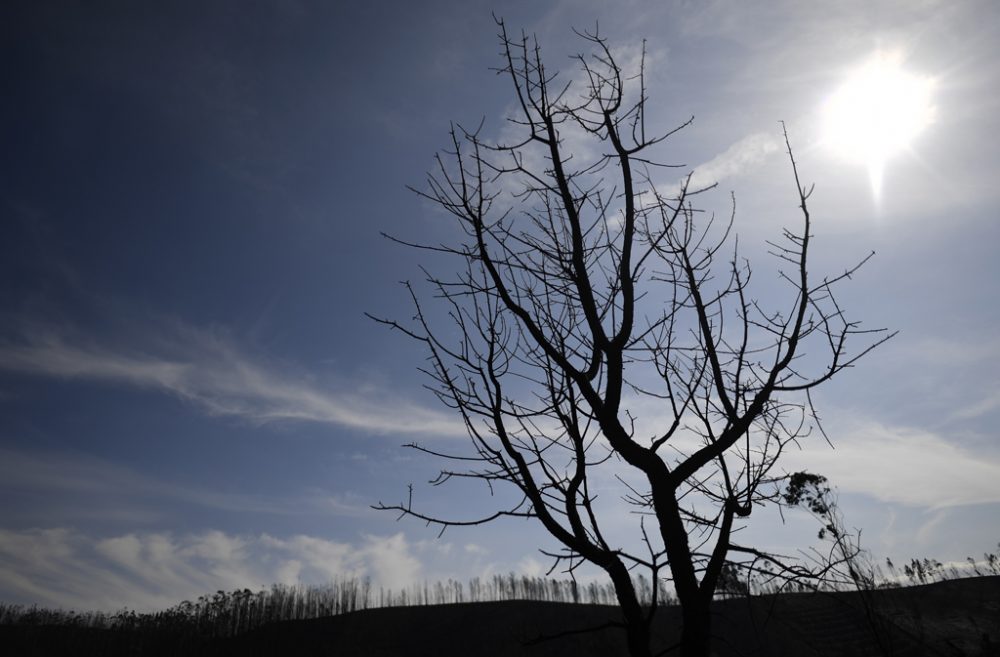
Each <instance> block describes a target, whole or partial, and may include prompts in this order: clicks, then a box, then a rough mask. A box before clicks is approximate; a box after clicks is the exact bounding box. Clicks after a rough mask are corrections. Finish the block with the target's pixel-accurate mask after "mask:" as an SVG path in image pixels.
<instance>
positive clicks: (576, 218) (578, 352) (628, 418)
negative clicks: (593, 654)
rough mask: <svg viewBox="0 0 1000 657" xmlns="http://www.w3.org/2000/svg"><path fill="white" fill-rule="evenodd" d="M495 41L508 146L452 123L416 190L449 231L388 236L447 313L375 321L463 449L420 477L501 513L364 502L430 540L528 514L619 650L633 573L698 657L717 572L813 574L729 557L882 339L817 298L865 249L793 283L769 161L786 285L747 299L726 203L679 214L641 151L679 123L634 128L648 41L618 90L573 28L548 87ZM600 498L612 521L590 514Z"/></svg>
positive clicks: (797, 269)
mask: <svg viewBox="0 0 1000 657" xmlns="http://www.w3.org/2000/svg"><path fill="white" fill-rule="evenodd" d="M497 24H498V26H499V30H500V33H499V37H500V41H501V44H502V46H503V57H504V61H503V66H502V68H501V69H499V71H500V72H501V73H503V74H505V75H507V76H509V78H510V81H511V83H512V86H513V91H514V97H515V100H516V103H517V104H516V107H517V108H518V112H517V114H516V116H514V117H513V118H511V119H510V126H511V127H512V128H513V129H514V130H515V131H516V132H517V133H518V136H517V137H516V138H515V139H514V140H512V141H508V142H504V143H498V142H491V141H488V140H487V139H486V138H485V137H484V136H483V135H482V128H481V126H480V128H478V129H476V130H466V129H464V128H462V127H461V126H458V125H453V126H452V130H451V143H450V148H449V149H448V150H445V151H443V152H442V153H439V154H438V156H437V160H436V164H437V168H436V170H434V171H433V172H431V173H430V174H429V176H428V181H427V187H426V188H425V189H423V190H414V191H416V192H417V193H418V194H419V195H420V196H421V197H423V198H424V199H427V200H429V201H431V202H433V203H434V204H436V205H437V206H439V207H440V208H443V209H444V210H446V211H447V212H448V213H450V214H451V215H453V216H454V218H455V219H457V224H458V226H460V228H461V237H460V238H459V239H458V241H457V243H454V244H444V245H432V244H421V243H414V242H412V241H406V240H401V239H398V238H391V239H394V240H395V241H397V242H401V243H403V244H406V245H408V246H411V247H415V248H419V249H429V250H431V251H434V252H436V253H439V254H445V255H448V256H453V257H454V258H455V259H456V260H457V262H458V263H460V266H459V268H458V271H457V273H456V274H454V275H452V276H450V277H439V276H437V275H434V274H431V273H429V272H425V273H426V274H427V282H428V284H429V286H430V287H431V289H432V291H433V292H432V295H433V301H432V302H431V305H433V306H434V307H435V308H441V307H443V311H444V312H436V313H431V312H430V310H429V309H430V306H429V305H428V301H426V299H422V298H421V295H420V294H419V293H418V291H417V289H416V288H415V287H413V286H411V285H410V284H409V283H407V284H406V285H407V288H408V289H409V292H410V295H411V297H412V300H413V303H414V308H415V316H414V318H413V321H412V322H408V323H404V322H400V321H396V320H392V319H384V318H374V319H376V321H379V322H381V323H384V324H387V325H389V326H391V327H392V328H394V329H398V330H400V331H402V332H403V333H405V334H406V335H408V336H410V337H411V338H413V339H415V340H417V341H419V342H420V343H422V345H423V346H424V347H425V348H426V350H427V353H428V354H429V361H428V362H429V367H427V368H425V370H424V371H425V372H426V374H427V375H428V376H429V377H430V380H431V385H430V387H431V389H432V390H433V391H434V392H435V393H436V394H437V396H438V397H439V398H440V400H441V401H442V402H443V403H444V404H446V405H447V406H449V407H450V408H452V409H454V410H455V412H456V413H458V414H460V416H461V417H462V419H463V420H464V421H465V425H466V428H467V430H468V434H469V437H470V440H471V445H472V447H473V449H472V450H471V451H469V452H468V453H443V452H441V451H438V450H437V449H431V448H428V447H426V446H420V445H411V446H412V447H414V448H415V449H417V450H420V451H422V452H425V453H428V454H432V455H435V456H437V457H440V458H443V459H446V460H447V461H448V462H451V463H453V464H454V467H448V468H446V469H445V470H443V471H442V472H441V474H440V476H439V477H438V478H437V479H435V480H434V481H433V482H432V483H433V484H443V483H445V482H448V481H450V480H454V479H457V478H472V479H476V480H481V481H484V482H486V483H487V484H488V485H489V486H490V489H491V490H492V489H493V488H494V487H496V486H499V485H510V486H512V487H513V489H514V490H515V491H516V493H517V496H518V499H517V501H516V502H515V503H514V504H512V505H510V506H505V507H503V508H500V509H498V510H495V511H493V512H491V513H488V514H486V515H484V516H483V517H479V518H472V519H464V520H463V519H450V518H442V517H438V516H436V515H431V514H428V513H424V512H422V511H420V510H418V509H416V508H415V507H414V506H413V501H412V497H413V495H412V487H411V489H410V496H409V498H408V499H407V500H406V501H405V502H401V503H399V504H393V505H386V504H382V503H381V502H380V503H379V504H378V505H377V506H376V508H380V509H392V510H396V511H398V512H400V513H401V515H407V516H413V517H416V518H419V519H422V520H424V521H427V522H429V523H433V524H437V525H440V526H441V530H442V531H444V529H445V528H447V527H450V526H462V525H477V524H481V523H485V522H488V521H491V520H494V519H497V518H501V517H505V516H513V517H529V518H535V519H537V520H538V521H539V522H541V524H542V525H544V527H545V528H546V529H547V530H548V532H549V533H550V534H551V535H552V536H553V537H554V538H555V539H556V540H557V541H558V543H559V544H560V545H561V549H560V551H557V552H551V553H546V554H549V556H551V557H552V558H553V559H554V564H553V568H554V569H555V568H556V567H564V568H565V570H566V571H568V572H570V573H572V572H573V571H574V569H575V568H576V567H577V566H578V565H580V564H581V563H582V562H589V563H591V564H594V565H596V566H599V567H600V568H602V569H603V570H604V571H606V572H607V574H608V576H609V577H610V579H611V581H612V582H613V584H614V587H615V592H616V597H617V601H618V604H619V605H620V607H621V610H622V614H623V622H622V626H623V627H624V628H625V629H626V631H627V641H628V646H629V650H630V652H631V654H632V655H633V656H634V657H645V656H648V655H651V654H652V648H651V645H650V631H649V628H650V623H651V621H652V619H653V617H654V615H655V613H656V609H657V605H658V603H659V602H660V599H659V596H658V595H657V594H656V592H657V591H658V589H659V587H658V586H652V587H651V590H652V592H653V594H652V599H651V601H650V603H649V604H643V602H644V601H643V600H642V599H641V597H640V592H639V591H637V590H636V584H635V582H634V580H633V578H632V576H631V574H632V572H633V571H634V570H635V569H640V570H642V571H644V572H646V573H647V574H648V576H649V578H650V580H651V581H653V582H658V581H662V580H664V579H668V580H669V581H671V582H672V585H673V587H674V589H675V591H676V595H677V599H678V601H679V603H680V605H681V607H682V617H683V623H684V627H683V632H682V643H681V646H680V647H681V654H682V655H685V656H691V655H707V654H708V650H709V640H710V636H711V627H710V614H709V603H710V602H711V600H712V598H713V595H714V594H715V591H716V588H717V586H718V585H719V583H720V576H721V575H722V574H723V573H724V572H725V573H726V576H727V577H729V578H732V577H733V576H734V575H733V572H734V571H732V570H725V571H724V568H725V567H726V564H727V563H730V564H731V566H730V568H732V567H734V566H739V567H740V568H743V569H745V570H746V571H749V572H760V573H769V576H771V577H780V578H784V579H788V580H793V579H797V578H802V577H809V576H815V575H817V572H816V569H815V568H813V569H812V570H810V568H808V567H806V566H804V565H801V564H798V563H796V562H786V561H785V560H783V559H780V558H778V557H776V556H774V555H770V554H767V553H766V552H763V551H761V550H760V549H758V548H756V547H754V546H749V545H743V544H740V543H739V542H737V541H736V540H735V539H734V530H735V529H736V528H737V527H738V526H739V525H740V524H741V523H745V522H747V519H748V518H749V516H750V515H751V512H752V511H753V509H754V508H755V506H759V505H762V504H768V503H772V504H780V503H782V497H781V484H782V482H783V480H784V478H783V476H782V475H781V474H780V473H779V472H778V471H777V470H776V464H777V462H778V459H779V457H780V456H781V453H782V451H783V450H784V449H785V448H786V447H788V446H789V445H790V444H792V443H794V442H795V441H796V440H798V439H800V438H804V437H805V436H807V435H809V433H810V429H811V427H812V426H814V425H816V424H817V422H818V420H817V419H816V415H815V412H814V411H813V408H812V401H811V399H810V398H809V391H810V390H811V389H812V388H814V387H816V386H817V385H819V384H821V383H823V382H825V381H827V380H829V379H830V378H832V377H833V376H835V375H836V374H838V373H839V372H841V371H842V370H844V369H845V368H848V367H850V366H851V365H853V364H854V363H855V362H856V361H857V360H858V359H859V358H861V357H862V356H864V355H865V354H866V353H868V352H869V351H870V350H871V349H873V348H874V347H875V346H877V345H878V344H880V343H881V342H884V341H885V340H886V339H888V338H889V337H891V336H890V335H887V334H886V333H885V332H884V330H882V329H879V330H876V331H870V330H864V329H862V328H861V327H860V326H859V324H858V323H856V322H853V321H849V320H848V319H847V317H846V316H845V314H844V312H843V310H842V308H841V307H840V306H839V305H838V303H837V301H836V299H835V297H834V290H833V288H834V286H835V284H837V283H839V282H841V281H842V280H844V279H846V278H849V277H850V276H851V275H852V274H853V273H854V272H855V271H856V270H857V269H858V268H859V267H860V266H861V265H862V264H864V262H865V261H866V260H867V259H868V258H869V257H871V254H869V255H868V256H867V257H865V258H864V259H862V260H861V261H860V262H859V263H858V264H856V265H854V266H852V267H849V268H847V269H846V270H844V271H842V272H840V273H839V274H837V275H833V276H830V277H825V278H819V279H816V278H814V277H812V276H810V274H809V268H808V266H807V265H808V263H807V256H808V254H809V251H810V247H811V245H812V234H811V228H812V226H811V216H810V212H809V209H808V206H807V199H808V198H809V195H810V192H811V190H807V189H806V188H804V187H803V186H802V184H801V183H800V181H799V174H798V170H797V167H796V162H795V159H794V157H793V155H792V150H791V148H790V147H789V148H788V156H789V160H790V162H791V169H792V174H793V176H794V180H795V185H796V194H797V201H798V205H799V209H800V213H801V218H802V223H801V226H800V227H799V229H798V230H796V231H793V230H788V229H786V230H784V231H783V233H782V235H781V239H780V240H778V241H774V242H769V243H768V244H769V245H770V253H771V254H772V255H773V256H774V257H775V258H776V259H777V260H778V262H779V263H781V264H782V265H784V266H786V267H788V271H787V272H786V271H782V272H781V273H780V276H781V279H782V281H783V283H784V284H785V285H787V291H788V292H787V297H786V298H785V299H784V300H783V301H782V302H781V303H780V304H775V305H770V306H768V305H766V304H765V303H764V302H763V301H760V300H758V299H757V298H756V297H755V296H754V293H755V288H753V287H752V286H751V266H750V263H749V262H748V261H747V260H744V259H741V257H740V255H739V251H738V247H737V243H738V240H736V239H735V237H734V233H733V231H732V228H733V222H734V217H735V209H734V210H733V212H732V213H731V214H729V216H728V218H727V219H725V220H718V219H717V218H716V217H715V216H714V215H711V214H708V213H705V212H703V211H701V210H699V209H698V208H697V207H696V206H695V200H696V197H697V196H698V195H699V194H701V193H703V192H705V191H707V190H706V189H700V190H699V189H693V188H692V185H691V176H690V174H689V175H688V176H687V177H686V178H685V179H683V180H682V181H681V182H679V183H677V184H663V183H662V181H661V180H659V179H658V177H663V176H664V174H669V172H670V171H671V169H670V168H669V166H667V165H664V164H663V163H662V162H659V161H657V160H656V159H654V153H653V151H654V150H657V147H662V144H663V142H664V141H665V140H666V139H667V138H668V137H670V136H671V135H672V134H674V133H675V132H676V131H677V130H680V129H681V128H683V127H685V126H686V125H688V124H689V123H690V120H689V121H687V122H685V123H684V124H683V125H681V126H680V127H678V128H676V129H674V130H671V131H668V132H665V133H661V134H657V135H653V136H648V135H647V132H646V118H647V108H648V102H649V101H648V98H647V95H646V86H645V48H644V47H643V54H642V57H641V58H640V63H639V64H638V66H637V69H638V70H637V71H636V72H635V75H634V76H633V77H628V76H627V74H626V71H625V70H624V69H623V66H622V65H621V64H619V62H618V60H616V58H615V55H614V53H613V52H612V50H611V48H610V47H609V45H608V43H607V41H606V40H605V39H604V38H603V37H602V36H600V35H599V34H598V33H597V32H596V31H595V32H592V33H591V32H585V33H578V34H579V36H580V37H581V38H582V39H584V40H585V41H586V43H587V44H588V47H589V48H591V49H592V53H590V54H589V55H580V56H578V57H577V61H578V63H579V65H580V73H581V75H580V77H579V78H578V79H577V80H575V81H570V82H565V83H562V82H557V76H556V75H555V74H553V73H550V72H549V71H547V70H546V68H545V67H544V64H543V61H542V57H541V53H540V49H539V46H538V44H537V42H535V41H533V40H530V39H529V38H528V37H527V36H526V35H524V34H522V35H521V36H520V37H519V38H513V37H511V36H510V35H509V34H508V32H507V29H506V27H505V25H504V23H503V21H500V20H498V21H497ZM785 143H786V145H787V144H788V135H787V132H785ZM668 188H669V191H667V190H668ZM733 207H734V208H735V204H734V206H733ZM445 312H446V313H447V319H446V320H445V321H443V322H442V318H443V317H444V316H445V314H444V313H445ZM858 336H863V337H862V338H861V342H862V343H863V344H861V345H860V346H859V347H858V348H857V349H855V350H854V351H853V352H852V351H849V349H848V347H849V343H850V345H851V346H852V347H853V343H854V341H855V339H857V338H858ZM595 482H596V483H595ZM609 482H616V483H617V485H618V487H619V488H620V489H621V490H622V491H623V492H624V494H623V497H622V500H623V501H624V504H623V503H622V502H621V500H619V503H618V504H617V505H616V504H615V503H612V501H611V500H608V499H604V498H602V499H598V497H599V496H598V493H597V489H598V488H599V487H600V486H603V487H605V488H606V487H607V486H608V483H609ZM626 505H627V506H626ZM623 506H625V510H631V511H633V512H634V515H633V516H631V517H634V518H635V519H636V521H635V530H636V534H635V536H633V537H627V536H620V535H617V534H616V535H609V534H608V533H607V532H606V531H605V530H604V528H605V527H606V524H607V522H608V521H609V520H610V519H615V520H620V519H621V518H622V517H623Z"/></svg>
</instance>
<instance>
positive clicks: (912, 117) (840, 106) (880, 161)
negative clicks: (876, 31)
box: [823, 52, 934, 199]
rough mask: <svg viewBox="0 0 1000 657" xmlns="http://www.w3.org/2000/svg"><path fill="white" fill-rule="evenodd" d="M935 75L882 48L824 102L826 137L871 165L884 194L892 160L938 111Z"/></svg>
mask: <svg viewBox="0 0 1000 657" xmlns="http://www.w3.org/2000/svg"><path fill="white" fill-rule="evenodd" d="M932 87H933V81H932V80H931V79H930V78H929V77H924V76H919V75H915V74H913V73H910V72H907V71H906V70H904V69H903V68H902V57H901V55H900V54H899V53H898V52H891V53H887V52H878V53H876V54H875V55H874V56H872V57H871V58H870V59H869V60H868V61H867V62H865V63H864V64H863V65H862V66H860V67H859V68H857V69H855V70H854V71H853V72H852V73H851V74H850V75H849V77H848V78H847V81H846V82H845V83H844V84H843V86H841V87H840V88H839V89H838V90H837V91H836V92H835V93H834V94H833V95H832V96H831V97H830V99H829V100H828V101H827V102H826V104H825V105H824V107H823V141H824V143H825V144H826V145H827V146H829V147H830V148H831V149H833V150H834V151H835V152H837V153H839V154H840V155H842V156H843V157H845V158H846V159H848V160H851V161H853V162H857V163H860V164H864V165H866V166H867V167H868V175H869V177H870V179H871V184H872V193H873V194H874V195H875V198H876V199H878V198H879V196H880V194H881V189H882V173H883V171H884V169H885V165H886V162H887V161H888V160H889V159H890V158H891V157H892V156H893V155H895V154H897V153H899V152H901V151H904V150H907V149H908V148H909V147H910V144H911V143H912V141H913V140H914V138H915V137H916V136H917V135H918V134H920V132H922V131H923V130H924V128H926V127H927V126H928V125H929V124H930V123H931V121H932V120H933V116H934V108H933V107H932V106H931V92H932Z"/></svg>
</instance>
